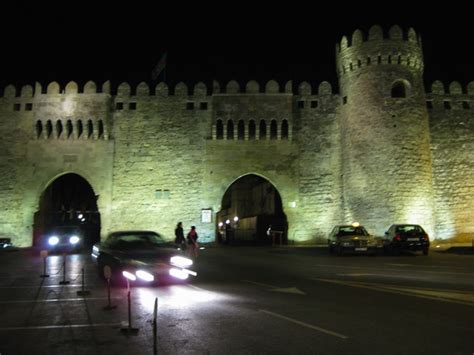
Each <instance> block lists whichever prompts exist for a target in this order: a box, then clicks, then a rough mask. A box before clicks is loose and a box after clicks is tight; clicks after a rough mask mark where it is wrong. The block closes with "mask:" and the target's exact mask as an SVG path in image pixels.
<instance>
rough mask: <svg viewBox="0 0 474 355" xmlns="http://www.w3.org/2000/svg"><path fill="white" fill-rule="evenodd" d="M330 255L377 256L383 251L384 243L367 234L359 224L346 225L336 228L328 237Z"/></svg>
mask: <svg viewBox="0 0 474 355" xmlns="http://www.w3.org/2000/svg"><path fill="white" fill-rule="evenodd" d="M328 247H329V252H330V253H337V254H338V255H342V254H344V253H346V252H348V253H364V254H366V253H371V254H375V253H377V252H379V251H382V250H383V242H382V240H381V239H380V238H376V237H374V236H372V235H370V234H369V232H367V230H366V229H365V228H364V226H361V225H359V224H344V225H337V226H335V227H334V228H333V229H332V231H331V233H329V237H328Z"/></svg>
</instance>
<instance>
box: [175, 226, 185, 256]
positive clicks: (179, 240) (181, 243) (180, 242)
mask: <svg viewBox="0 0 474 355" xmlns="http://www.w3.org/2000/svg"><path fill="white" fill-rule="evenodd" d="M174 236H175V238H174V242H175V243H176V246H177V247H178V249H181V250H186V240H185V239H184V231H183V223H182V222H178V224H177V225H176V229H175V230H174Z"/></svg>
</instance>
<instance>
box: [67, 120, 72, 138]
mask: <svg viewBox="0 0 474 355" xmlns="http://www.w3.org/2000/svg"><path fill="white" fill-rule="evenodd" d="M71 135H72V122H71V120H67V123H66V136H67V138H69V137H71Z"/></svg>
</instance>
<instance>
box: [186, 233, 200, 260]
mask: <svg viewBox="0 0 474 355" xmlns="http://www.w3.org/2000/svg"><path fill="white" fill-rule="evenodd" d="M187 239H188V255H189V256H194V257H195V258H197V257H198V255H199V244H198V242H197V239H198V234H197V232H196V227H195V226H192V227H191V230H190V231H189V233H188V235H187Z"/></svg>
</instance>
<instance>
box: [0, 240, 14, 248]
mask: <svg viewBox="0 0 474 355" xmlns="http://www.w3.org/2000/svg"><path fill="white" fill-rule="evenodd" d="M12 246H13V244H12V240H11V238H4V237H0V249H7V248H11V247H12Z"/></svg>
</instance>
